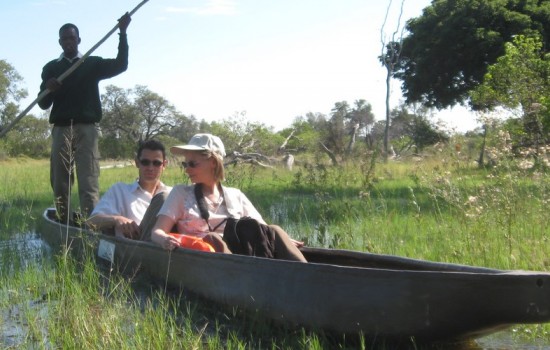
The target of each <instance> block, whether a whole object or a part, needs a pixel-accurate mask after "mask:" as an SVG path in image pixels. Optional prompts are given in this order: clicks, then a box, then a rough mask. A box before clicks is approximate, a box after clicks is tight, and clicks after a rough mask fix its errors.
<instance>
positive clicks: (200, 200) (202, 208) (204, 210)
mask: <svg viewBox="0 0 550 350" xmlns="http://www.w3.org/2000/svg"><path fill="white" fill-rule="evenodd" d="M194 192H195V199H196V200H197V206H198V207H199V212H200V214H201V218H203V219H204V221H206V224H207V225H208V229H209V230H210V232H214V231H215V230H216V229H217V228H218V227H220V226H221V225H222V224H223V223H224V222H225V221H226V220H227V219H225V220H222V222H220V223H219V224H218V225H216V227H214V228H212V227H211V226H210V222H208V219H209V218H210V213H209V212H208V206H207V205H206V199H204V193H202V185H201V184H200V183H198V184H195V188H194Z"/></svg>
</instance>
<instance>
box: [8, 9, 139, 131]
mask: <svg viewBox="0 0 550 350" xmlns="http://www.w3.org/2000/svg"><path fill="white" fill-rule="evenodd" d="M147 1H149V0H143V1H142V2H140V3H139V4H138V5H137V6H136V7H135V8H134V9H133V10H132V11H130V12H129V13H128V14H129V15H130V16H132V15H133V14H134V13H136V11H137V10H139V8H140V7H141V6H143V5H144V4H145V3H146V2H147ZM118 25H119V24H118V23H117V25H115V26H114V27H113V29H111V30H110V31H109V33H107V34H106V35H105V36H104V37H103V38H102V39H101V40H99V41H98V42H97V44H95V45H94V46H92V48H91V49H89V50H88V52H86V53H85V54H84V55H83V56H82V58H80V59H79V60H78V61H76V63H75V64H73V65H72V66H71V67H70V68H69V69H67V70H66V71H65V72H63V74H61V75H60V76H59V77H58V78H57V80H58V81H59V82H62V81H63V79H65V78H66V77H68V76H69V74H71V73H72V72H74V70H75V69H77V68H78V67H79V66H80V65H81V64H82V63H83V62H84V60H86V58H88V57H89V56H90V55H91V54H92V52H94V51H95V50H96V49H97V48H98V47H99V46H101V44H103V43H104V42H105V40H107V38H109V37H110V36H111V35H112V34H113V33H114V32H115V31H116V30H117V29H118ZM49 93H50V90H49V89H46V90H44V91H42V92H41V93H40V94H39V95H38V97H36V98H35V99H34V101H32V102H31V104H30V105H29V106H28V107H27V108H25V109H24V110H23V111H22V112H21V113H19V115H17V117H15V119H14V120H13V121H12V122H11V123H10V124H8V125H7V126H6V127H5V128H3V129H2V130H0V138H2V137H4V135H6V134H7V133H8V131H10V130H11V129H12V128H13V127H14V126H15V124H17V123H18V122H19V121H20V120H21V119H22V118H23V117H24V116H26V115H27V113H29V111H30V110H31V109H32V108H33V107H34V106H35V105H36V104H37V103H38V102H40V100H42V99H43V98H44V97H45V96H46V95H47V94H49Z"/></svg>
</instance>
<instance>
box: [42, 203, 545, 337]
mask: <svg viewBox="0 0 550 350" xmlns="http://www.w3.org/2000/svg"><path fill="white" fill-rule="evenodd" d="M42 221H43V222H42V227H40V229H39V231H40V232H41V234H42V237H43V238H44V240H45V241H47V242H48V243H49V244H50V245H51V246H52V247H58V246H66V245H67V244H69V245H70V246H71V247H72V249H73V250H74V251H75V252H77V254H78V252H79V251H80V250H81V249H82V247H84V246H86V245H87V246H89V247H90V248H91V249H93V251H94V252H97V249H98V246H99V243H100V242H102V244H103V245H109V246H111V247H113V254H112V255H113V263H114V264H116V265H117V266H118V267H119V268H120V269H122V270H125V271H127V272H129V271H133V270H135V269H137V268H141V269H144V270H146V271H147V272H148V273H149V274H151V275H152V276H154V277H156V278H162V279H165V280H166V282H167V283H168V284H169V285H172V286H177V287H181V288H184V289H186V290H189V291H191V292H193V293H196V294H198V295H200V296H203V297H205V298H207V299H209V300H212V301H214V302H216V303H220V304H224V305H230V306H236V307H239V308H241V309H244V310H247V311H250V312H257V313H259V314H261V315H262V316H265V317H267V318H269V319H271V320H274V321H277V322H283V323H285V324H289V325H296V326H304V327H306V328H309V329H322V330H324V331H329V332H336V333H340V334H363V335H365V336H367V337H382V338H389V339H410V338H411V337H414V338H415V339H416V340H417V341H420V342H423V341H448V340H459V339H466V338H475V337H478V336H481V335H485V334H488V333H492V332H495V331H497V330H500V329H502V328H506V327H509V326H510V325H513V324H519V323H544V322H549V321H550V274H548V273H543V272H524V271H501V270H494V269H486V268H478V267H470V266H465V265H456V264H443V263H434V262H426V261H421V260H415V259H407V258H400V257H392V256H386V255H377V254H369V253H358V252H349V251H341V250H328V249H312V248H306V249H304V250H303V252H304V255H305V256H306V257H307V258H308V261H314V262H310V263H307V264H303V263H298V262H291V261H283V260H273V259H265V258H256V257H249V256H238V255H231V254H219V253H207V252H201V251H193V250H187V249H177V250H175V251H173V252H171V253H167V252H166V251H164V250H162V249H160V248H159V247H157V246H156V245H154V244H152V243H149V242H140V241H134V240H127V239H119V238H115V237H112V236H106V235H102V234H96V233H92V232H89V231H86V230H81V229H78V228H74V227H68V226H65V225H61V224H59V223H57V222H55V221H52V220H50V219H49V218H48V215H46V213H45V215H44V219H43V220H42ZM323 262H324V263H323Z"/></svg>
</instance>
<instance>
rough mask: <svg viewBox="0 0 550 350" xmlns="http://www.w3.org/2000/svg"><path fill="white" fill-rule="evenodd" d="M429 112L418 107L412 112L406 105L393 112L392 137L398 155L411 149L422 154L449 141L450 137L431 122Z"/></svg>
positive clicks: (413, 108)
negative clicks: (425, 149)
mask: <svg viewBox="0 0 550 350" xmlns="http://www.w3.org/2000/svg"><path fill="white" fill-rule="evenodd" d="M428 112H429V110H428V109H427V108H425V107H422V106H416V105H413V106H412V111H411V110H410V108H409V106H407V105H405V104H402V105H401V106H399V108H396V109H394V110H393V111H392V121H391V128H390V135H391V142H392V144H395V145H396V146H397V151H396V152H397V153H401V152H402V151H403V150H407V149H410V148H414V149H415V152H421V151H422V150H423V149H424V148H426V147H428V146H432V145H434V144H436V143H438V142H447V141H448V140H449V136H448V135H447V134H446V133H445V132H444V131H443V130H440V129H439V128H438V127H437V126H436V125H434V124H433V123H432V122H431V121H430V118H429V115H428Z"/></svg>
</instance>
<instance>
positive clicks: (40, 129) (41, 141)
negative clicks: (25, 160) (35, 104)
mask: <svg viewBox="0 0 550 350" xmlns="http://www.w3.org/2000/svg"><path fill="white" fill-rule="evenodd" d="M3 141H4V142H5V150H6V151H7V153H8V155H9V156H10V157H17V156H21V155H25V156H28V157H32V158H46V157H48V156H49V155H50V143H51V141H50V123H49V122H48V119H46V118H37V117H35V116H33V115H27V116H25V118H23V119H21V120H20V121H19V122H18V123H17V124H15V125H14V127H13V128H12V129H11V130H10V132H9V133H7V134H6V136H5V140H3Z"/></svg>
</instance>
